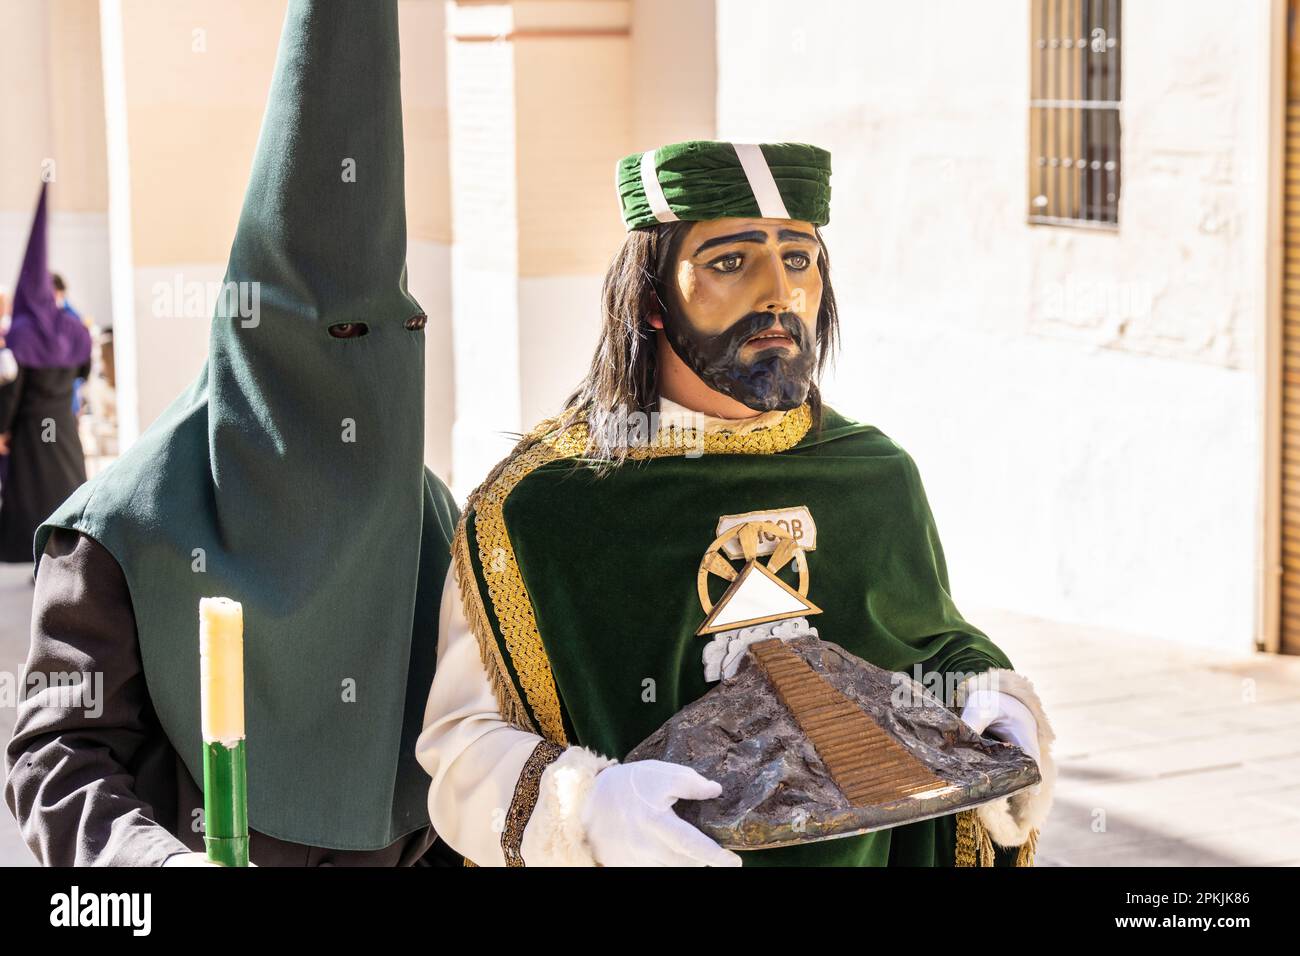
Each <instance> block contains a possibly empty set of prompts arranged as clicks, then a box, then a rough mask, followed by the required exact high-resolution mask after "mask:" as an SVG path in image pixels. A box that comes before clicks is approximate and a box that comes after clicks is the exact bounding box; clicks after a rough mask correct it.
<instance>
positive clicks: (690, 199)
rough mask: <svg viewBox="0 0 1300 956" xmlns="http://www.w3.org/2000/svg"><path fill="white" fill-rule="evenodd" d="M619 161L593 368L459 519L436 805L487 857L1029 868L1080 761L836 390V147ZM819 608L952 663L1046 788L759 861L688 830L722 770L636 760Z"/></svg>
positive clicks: (881, 646)
mask: <svg viewBox="0 0 1300 956" xmlns="http://www.w3.org/2000/svg"><path fill="white" fill-rule="evenodd" d="M616 182H617V185H618V190H619V199H620V201H621V204H622V210H623V219H624V224H625V225H626V227H627V230H628V235H627V238H626V240H625V242H624V245H623V247H622V249H621V250H620V251H619V253H618V255H617V256H616V257H615V259H614V261H613V262H612V263H611V265H610V269H609V272H608V274H607V276H606V279H605V286H604V291H603V299H604V301H603V303H602V304H603V307H604V308H603V315H604V317H605V321H604V327H603V330H602V334H601V338H600V341H599V343H598V344H597V347H596V354H595V357H594V359H593V361H592V365H591V371H590V373H589V374H588V376H587V377H586V379H585V380H584V381H583V382H582V383H581V384H580V385H579V387H578V388H577V389H576V390H575V391H574V393H573V395H572V396H571V397H570V398H569V400H568V402H567V403H566V405H565V408H563V409H562V410H561V411H560V413H559V414H558V415H557V416H556V417H554V418H551V419H548V420H546V421H543V422H542V423H540V424H539V425H538V426H537V427H536V428H535V429H534V430H533V431H532V432H530V433H529V434H528V435H526V436H525V437H524V438H523V440H522V441H520V442H519V444H518V445H517V446H516V447H515V449H514V451H513V452H512V453H511V455H510V456H509V457H508V458H507V459H506V460H505V461H503V462H501V463H500V464H499V465H497V467H496V468H494V469H493V470H492V472H491V473H490V474H489V475H488V476H487V478H486V479H485V480H484V481H483V483H482V484H481V485H480V486H479V487H478V489H477V490H475V491H474V493H473V494H471V495H470V497H469V499H468V500H467V502H466V504H465V508H464V511H463V514H462V516H461V519H460V522H459V524H458V527H457V530H456V536H455V539H454V542H453V546H452V549H453V554H454V565H455V571H456V574H455V577H454V579H453V578H451V577H450V576H449V578H448V583H447V585H446V587H445V591H444V598H443V606H442V610H441V617H440V622H439V638H438V640H439V652H438V670H437V675H436V676H435V678H434V681H433V684H432V686H431V688H430V695H429V706H428V710H427V713H426V717H425V728H424V731H423V733H422V735H421V737H420V740H419V743H418V745H417V754H418V756H419V759H420V762H421V763H422V765H423V766H424V767H425V769H426V770H428V772H429V775H430V777H431V779H432V781H433V782H432V785H431V788H430V793H429V809H430V815H431V819H432V821H433V824H434V826H435V827H436V828H437V830H438V832H439V834H441V836H442V838H443V839H445V840H446V841H447V842H448V843H449V844H450V845H451V846H453V847H455V848H456V849H457V850H458V851H460V852H461V853H462V854H464V855H465V856H466V857H467V858H469V859H470V860H471V861H473V862H474V863H477V864H480V865H497V866H501V865H505V866H522V865H555V864H563V865H592V864H601V865H606V866H610V865H623V864H631V865H683V866H700V865H713V866H735V865H739V864H740V863H742V862H743V863H744V864H745V865H747V866H748V865H755V866H790V865H795V866H809V865H827V866H893V865H912V866H952V865H974V864H977V863H978V864H981V865H1002V866H1010V865H1017V864H1026V863H1029V862H1031V861H1032V857H1033V852H1034V845H1035V841H1036V838H1037V832H1038V829H1039V828H1040V827H1041V825H1042V823H1043V820H1044V818H1045V817H1046V815H1047V811H1048V809H1049V807H1050V804H1051V789H1052V782H1053V779H1054V770H1053V764H1052V758H1051V752H1050V744H1051V741H1052V732H1051V728H1050V725H1049V724H1048V721H1047V718H1046V715H1045V714H1044V713H1043V709H1042V705H1041V702H1040V701H1039V699H1038V696H1037V694H1036V693H1035V691H1034V689H1033V687H1032V685H1031V684H1030V683H1029V681H1027V680H1026V679H1025V678H1024V677H1023V676H1021V675H1019V674H1017V673H1016V672H1015V671H1013V670H1012V669H1011V663H1010V661H1009V660H1008V659H1007V657H1006V656H1005V655H1004V654H1003V652H1002V651H1001V650H1000V649H999V648H998V647H997V645H996V644H994V643H993V641H992V640H990V639H989V637H988V636H987V635H985V634H984V633H982V632H981V631H980V630H978V629H977V628H975V627H974V626H972V625H971V624H970V623H969V622H967V621H966V620H964V619H963V617H962V616H961V614H960V613H959V612H958V610H957V608H956V606H955V605H954V604H953V601H952V598H951V594H950V588H949V585H948V572H947V567H946V564H945V562H944V558H943V550H942V548H941V546H940V544H939V536H938V532H937V530H936V528H935V525H934V520H933V517H932V515H931V514H930V509H929V505H928V503H927V501H926V497H925V493H924V490H923V488H922V486H921V481H920V476H919V473H918V471H917V467H916V464H915V462H913V460H912V459H911V457H910V456H909V455H908V454H907V453H906V452H905V451H904V450H903V449H902V448H901V447H900V446H899V445H898V444H896V443H895V442H894V441H893V440H892V439H890V438H889V437H888V436H886V435H885V434H884V433H883V432H881V431H880V429H878V428H876V427H874V426H871V425H867V424H863V423H860V422H856V421H853V420H852V419H849V418H847V417H846V416H844V415H841V414H839V413H838V412H837V411H836V410H834V409H832V408H830V407H829V406H827V405H825V404H823V402H822V399H821V395H820V393H819V391H818V389H817V385H816V378H817V374H818V372H819V371H820V370H821V368H822V367H823V365H824V364H825V361H826V359H827V358H828V356H829V354H830V352H831V347H832V345H833V343H834V342H835V338H836V330H837V321H838V319H837V310H836V304H835V299H834V295H833V294H832V291H831V285H830V266H829V263H828V260H827V252H826V246H825V243H824V242H823V240H822V236H821V233H820V231H819V229H818V227H820V226H822V225H825V224H826V223H827V222H828V220H829V215H830V154H829V153H828V152H827V151H826V150H823V149H819V148H818V147H816V146H812V145H809V144H805V143H763V144H752V143H728V142H714V141H698V140H697V141H690V142H685V143H674V144H671V145H668V146H663V147H661V148H659V149H657V150H649V151H647V152H645V153H636V154H633V155H631V156H627V157H625V158H624V159H623V160H622V161H620V162H619V164H618V166H617V176H616ZM760 559H761V563H758V562H759V561H760ZM739 560H744V561H746V564H745V566H744V568H743V569H742V568H741V567H739V566H737V565H736V564H735V563H734V562H736V561H739ZM756 568H762V569H763V570H762V571H761V572H760V571H757V570H756ZM751 571H754V572H755V573H753V574H749V572H751ZM728 582H733V584H732V585H731V586H728ZM746 582H758V584H757V585H755V586H753V587H751V586H750V585H748V584H746ZM763 582H766V584H763ZM733 587H734V588H738V589H739V590H732V589H731V588H733ZM804 614H816V615H817V617H816V619H815V621H816V624H817V627H818V629H819V630H820V636H821V637H822V638H823V639H824V640H827V641H832V642H835V643H837V644H839V645H841V646H842V647H844V648H845V649H847V650H848V651H849V652H851V653H853V654H855V655H857V656H859V657H862V658H864V659H865V660H868V661H870V662H871V663H873V664H876V665H877V666H880V667H883V668H885V669H887V670H890V671H902V672H904V673H906V674H907V675H908V676H909V677H912V676H915V677H916V679H917V680H919V681H920V682H921V683H923V684H924V685H925V686H926V687H931V685H932V682H934V679H935V678H942V679H943V682H944V683H943V684H942V685H939V687H940V691H941V693H942V694H943V697H944V701H943V702H944V703H945V704H948V705H949V706H952V707H953V709H954V711H956V710H957V708H958V705H960V713H959V714H958V716H960V717H961V718H962V719H964V720H966V721H967V722H968V723H970V724H971V725H972V727H974V729H976V730H977V731H985V732H987V733H988V734H989V735H991V736H995V737H1002V738H1003V739H1004V740H1010V741H1014V742H1015V743H1016V744H1018V745H1020V746H1021V747H1022V749H1025V750H1027V751H1028V752H1030V753H1031V754H1032V755H1033V756H1034V758H1035V759H1036V760H1038V761H1039V765H1040V770H1041V772H1042V778H1043V783H1042V785H1041V787H1040V788H1038V789H1032V790H1031V791H1024V792H1022V794H1016V795H1013V796H1011V797H1007V798H1003V799H1001V800H999V801H993V802H989V803H986V804H984V805H981V806H980V807H978V808H977V809H976V810H969V811H964V812H963V813H961V814H950V815H948V816H945V817H939V818H934V819H929V820H924V821H921V822H916V823H911V824H907V825H900V826H897V827H894V828H890V829H885V830H877V831H874V832H870V833H866V834H861V835H857V836H852V837H846V838H844V839H836V840H829V841H825V842H818V843H804V844H800V845H793V846H782V847H769V848H764V849H760V850H752V851H748V852H745V853H743V854H736V853H733V852H731V851H729V850H727V849H724V848H722V847H720V846H718V845H717V844H716V843H714V841H713V840H711V839H709V838H708V837H706V836H705V835H704V834H703V833H702V832H700V831H699V830H696V829H695V828H694V827H692V826H690V825H689V824H687V823H686V822H685V821H684V820H682V819H681V818H679V817H678V816H677V815H676V814H675V813H674V811H673V804H674V802H675V801H677V800H707V799H710V798H713V797H717V796H718V795H719V794H720V792H721V789H720V785H719V784H718V783H716V782H715V781H710V780H706V779H705V778H704V777H702V776H701V775H700V774H698V773H696V772H695V771H694V770H692V769H690V768H687V767H683V766H680V765H678V764H674V763H669V762H666V761H660V760H638V761H632V762H622V761H624V758H625V757H626V756H627V755H628V754H629V753H630V752H631V751H632V750H633V748H635V747H636V745H637V744H639V743H640V742H641V741H643V740H644V739H646V738H647V737H648V736H650V735H651V734H652V733H653V732H654V731H655V730H656V729H657V728H658V727H660V725H662V724H663V723H664V722H665V721H666V720H668V719H670V718H671V717H672V716H673V715H674V714H676V713H677V712H678V711H679V710H681V709H682V708H683V707H685V706H686V705H688V704H690V703H692V702H694V701H696V700H698V699H699V698H700V697H702V696H703V695H704V694H706V693H707V692H708V690H709V688H710V684H711V683H713V682H715V681H717V680H719V679H720V678H721V677H724V676H730V674H729V673H728V672H727V667H728V666H729V663H730V662H731V661H733V660H734V659H735V657H736V655H738V654H740V653H743V651H744V648H745V647H746V646H748V643H747V642H751V641H757V640H762V639H770V638H773V637H779V638H782V639H786V638H788V637H794V636H797V635H798V634H799V633H802V631H801V630H800V628H805V627H807V626H808V621H807V620H806V619H804V618H803V617H802V615H804ZM706 626H707V630H706ZM701 635H707V636H701ZM720 642H721V643H720ZM950 690H951V693H949V691H950ZM950 701H952V703H951V704H950V703H949V702H950ZM719 720H720V721H721V722H722V723H721V724H720V726H722V733H723V734H731V735H733V740H740V741H744V740H745V738H744V736H743V735H742V734H739V733H738V732H736V729H735V726H734V725H726V726H723V724H725V720H724V718H721V717H720V718H719ZM858 769H859V771H860V772H866V770H867V768H858ZM774 774H775V776H776V778H777V779H781V777H780V774H779V773H777V772H776V771H775V770H774ZM773 799H774V801H777V804H778V809H779V808H780V802H779V799H778V798H775V797H774V798H773ZM503 809H504V812H502V810H503ZM790 809H791V811H792V812H793V810H794V809H797V808H790Z"/></svg>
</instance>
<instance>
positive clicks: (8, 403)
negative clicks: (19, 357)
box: [0, 365, 23, 435]
mask: <svg viewBox="0 0 1300 956" xmlns="http://www.w3.org/2000/svg"><path fill="white" fill-rule="evenodd" d="M22 394H23V367H22V366H21V365H20V366H18V377H17V378H15V379H14V380H13V381H12V382H10V383H9V384H8V385H0V435H5V434H8V432H9V431H10V430H12V428H13V424H14V416H15V415H17V414H18V400H19V399H20V398H21V397H22Z"/></svg>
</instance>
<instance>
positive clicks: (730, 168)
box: [615, 139, 831, 231]
mask: <svg viewBox="0 0 1300 956" xmlns="http://www.w3.org/2000/svg"><path fill="white" fill-rule="evenodd" d="M615 183H616V185H617V187H618V198H619V202H620V203H621V205H622V211H623V224H624V225H625V226H626V227H627V229H628V231H631V230H633V229H644V228H646V227H647V226H654V225H657V224H658V223H661V222H672V221H673V220H676V219H685V220H702V219H727V218H731V217H741V216H743V217H761V218H764V219H797V220H800V221H803V222H811V223H812V224H813V225H817V226H824V225H826V223H828V222H830V218H831V154H830V153H829V152H827V151H826V150H824V149H822V148H820V147H818V146H811V145H809V144H808V143H726V142H719V141H715V140H707V139H696V140H689V141H687V142H684V143H672V144H670V145H668V146H660V147H659V148H658V149H655V150H649V151H647V152H644V153H632V154H631V155H630V156H624V157H623V158H622V159H620V160H619V161H618V167H617V170H616V175H615Z"/></svg>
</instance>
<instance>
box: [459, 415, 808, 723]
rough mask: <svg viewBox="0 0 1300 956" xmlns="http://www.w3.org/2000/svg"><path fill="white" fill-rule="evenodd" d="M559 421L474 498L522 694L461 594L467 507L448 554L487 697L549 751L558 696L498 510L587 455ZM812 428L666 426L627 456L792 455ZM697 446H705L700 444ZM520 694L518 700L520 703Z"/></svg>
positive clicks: (543, 428) (804, 418)
mask: <svg viewBox="0 0 1300 956" xmlns="http://www.w3.org/2000/svg"><path fill="white" fill-rule="evenodd" d="M555 421H556V419H547V420H546V421H544V422H542V423H541V424H540V425H538V426H537V428H535V429H534V430H533V431H532V432H531V433H530V434H529V435H528V436H526V437H525V439H524V441H523V442H521V444H524V445H526V444H527V441H528V440H529V439H538V441H537V442H536V444H533V445H531V446H530V447H527V448H526V450H525V451H523V452H522V453H520V454H518V455H516V456H515V457H514V458H513V459H511V460H510V461H508V462H506V464H505V466H504V468H503V469H502V470H501V472H500V474H498V475H497V477H496V478H495V479H494V480H493V481H492V482H491V483H490V484H487V483H485V484H484V485H482V486H480V487H479V488H478V489H477V490H476V491H475V492H474V494H473V495H471V498H473V499H476V503H475V506H474V508H473V511H474V513H475V518H474V530H475V534H476V537H477V539H478V554H479V561H480V563H481V565H482V568H483V578H484V581H485V582H486V584H487V589H488V597H489V599H490V600H491V601H492V610H493V612H494V613H495V614H496V619H497V624H498V626H499V627H500V629H501V638H502V641H503V642H504V643H505V645H506V650H507V652H508V653H509V654H510V662H511V664H513V665H514V668H515V673H516V674H517V675H518V677H519V685H520V686H519V687H516V686H515V683H514V681H512V680H511V679H510V675H509V673H508V672H507V670H506V666H505V661H504V659H503V658H502V655H501V651H500V648H499V646H498V644H497V641H496V639H495V637H494V636H493V634H492V629H491V626H490V625H489V622H488V619H487V613H486V611H485V609H484V608H483V603H482V597H481V595H480V593H479V589H478V588H477V587H466V586H465V584H466V583H472V582H473V581H474V576H473V573H472V565H471V564H470V556H469V544H468V534H467V532H466V528H465V522H466V519H467V517H468V515H469V512H470V510H471V509H470V508H469V507H466V509H465V511H464V513H462V514H461V516H460V521H459V522H458V523H457V526H456V536H455V539H454V541H453V543H452V550H453V553H454V557H455V561H456V573H457V576H458V578H459V580H460V581H461V582H463V583H462V585H461V589H460V590H461V600H462V604H463V606H464V609H465V618H466V620H467V621H468V622H469V624H470V628H471V630H473V631H474V635H475V637H477V638H478V642H479V656H480V658H481V659H482V661H483V667H484V669H485V670H486V671H487V673H488V677H489V680H490V682H491V685H492V690H493V692H494V694H495V695H496V698H497V704H498V706H499V707H500V710H501V714H502V716H503V717H504V718H505V719H506V720H507V721H508V722H510V723H512V724H514V725H515V726H518V727H522V728H524V729H526V730H531V731H533V732H534V733H540V734H541V735H542V736H543V737H545V738H546V739H547V740H549V741H551V742H552V743H558V744H567V743H568V739H567V738H566V736H565V733H564V720H563V718H562V717H561V711H560V698H559V693H558V692H557V691H556V688H555V677H554V675H553V674H552V672H551V664H550V661H549V659H548V658H547V656H546V649H545V648H544V647H543V645H542V638H541V635H540V634H539V633H538V630H537V618H536V615H535V614H534V612H533V604H532V600H531V599H530V598H529V596H528V591H527V589H526V588H525V587H524V581H523V576H522V574H521V572H520V570H519V563H518V561H517V560H516V558H515V552H514V548H513V547H512V546H511V544H510V536H509V534H508V533H507V532H506V525H505V518H504V516H503V509H504V506H505V501H506V498H507V497H508V496H509V495H510V492H511V491H513V490H514V487H515V485H517V484H519V482H521V481H522V480H523V479H524V478H525V477H527V476H528V475H529V474H530V473H531V472H533V471H534V470H536V469H537V468H540V467H541V466H542V465H545V464H547V463H548V462H551V461H555V460H556V459H559V458H568V457H573V456H576V455H579V454H581V453H582V452H583V451H584V450H585V449H586V447H587V423H586V422H578V423H577V424H575V425H572V426H570V427H569V428H567V429H565V430H564V431H563V432H558V433H557V432H555V429H554V423H555ZM811 427H812V412H811V410H810V409H809V407H808V405H807V404H804V405H800V406H799V407H798V408H793V409H791V410H790V411H788V412H786V413H785V414H784V415H783V416H782V417H781V419H780V421H778V422H776V423H775V424H773V425H772V426H770V427H768V428H762V429H756V430H754V431H750V432H745V433H744V434H739V435H736V434H730V433H726V432H709V431H705V432H704V434H703V435H702V436H701V435H700V434H699V433H698V431H697V430H696V429H691V428H684V429H683V428H677V427H676V426H670V427H669V429H668V431H670V432H677V433H680V434H681V435H682V438H681V439H680V440H679V441H669V442H665V441H662V440H660V441H658V442H656V443H655V444H652V445H641V446H637V447H635V448H632V449H630V451H629V457H631V458H634V459H638V460H639V459H646V458H661V457H665V456H669V455H680V454H683V451H682V449H683V448H684V447H685V448H694V447H701V446H702V447H703V450H704V454H714V455H770V454H774V453H776V452H782V451H786V450H787V449H789V448H792V447H794V446H795V445H796V444H798V443H799V441H800V440H801V439H802V438H803V437H804V435H806V434H807V433H808V430H809V429H810V428H811ZM700 439H702V441H701V440H700ZM521 691H522V695H523V698H521V696H520V692H521ZM523 699H527V701H528V706H529V707H531V708H532V711H533V714H534V715H536V718H537V722H536V725H534V723H533V722H532V721H530V720H529V719H528V713H527V710H526V708H525V707H524V704H523Z"/></svg>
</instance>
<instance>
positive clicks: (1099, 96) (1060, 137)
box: [1029, 0, 1121, 229]
mask: <svg viewBox="0 0 1300 956" xmlns="http://www.w3.org/2000/svg"><path fill="white" fill-rule="evenodd" d="M1120 2H1121V0H1030V4H1031V12H1030V67H1029V68H1030V78H1029V88H1030V94H1029V95H1030V100H1029V221H1030V222H1034V223H1045V224H1048V225H1066V226H1091V227H1095V228H1100V229H1115V228H1117V227H1118V226H1119V185H1120V153H1119V146H1120V142H1119V139H1120V130H1119V105H1120Z"/></svg>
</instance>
